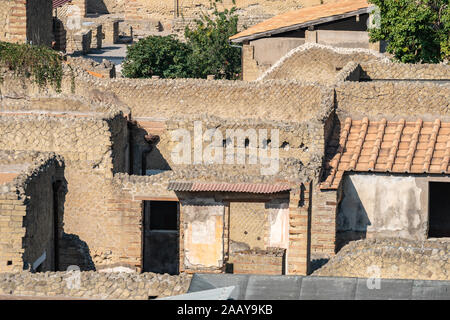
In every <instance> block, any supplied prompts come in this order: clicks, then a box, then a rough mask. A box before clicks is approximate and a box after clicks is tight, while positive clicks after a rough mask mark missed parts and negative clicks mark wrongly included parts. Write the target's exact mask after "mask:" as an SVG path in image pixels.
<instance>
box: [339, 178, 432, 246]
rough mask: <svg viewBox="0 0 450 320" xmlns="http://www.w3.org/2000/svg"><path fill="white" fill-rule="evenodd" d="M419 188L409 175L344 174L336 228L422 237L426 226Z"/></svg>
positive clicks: (371, 233) (423, 205)
mask: <svg viewBox="0 0 450 320" xmlns="http://www.w3.org/2000/svg"><path fill="white" fill-rule="evenodd" d="M423 189H424V187H423V185H420V184H419V185H418V184H417V179H416V178H415V177H413V176H394V175H377V174H351V175H347V176H345V177H344V181H343V199H342V202H341V203H340V206H339V212H338V216H337V231H341V232H342V231H356V232H365V231H367V235H368V236H370V235H382V236H393V237H403V238H411V239H423V238H424V237H425V236H426V228H427V208H426V205H425V204H424V203H423V200H422V193H423V192H424V190H423Z"/></svg>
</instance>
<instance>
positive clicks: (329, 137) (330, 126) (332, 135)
mask: <svg viewBox="0 0 450 320" xmlns="http://www.w3.org/2000/svg"><path fill="white" fill-rule="evenodd" d="M340 134H341V122H340V120H339V118H338V117H337V116H336V114H335V113H334V112H333V113H332V114H331V115H330V116H329V117H328V119H327V120H326V121H325V125H324V135H323V136H324V139H325V141H324V146H325V157H324V164H328V163H329V162H330V161H331V159H333V157H334V156H335V155H336V153H337V152H338V151H341V149H340V145H339V137H340ZM322 168H324V169H322V170H323V171H322V174H321V181H325V180H326V179H327V177H328V176H329V175H330V172H331V168H329V167H328V166H327V165H323V166H322Z"/></svg>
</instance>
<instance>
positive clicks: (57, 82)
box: [0, 42, 63, 91]
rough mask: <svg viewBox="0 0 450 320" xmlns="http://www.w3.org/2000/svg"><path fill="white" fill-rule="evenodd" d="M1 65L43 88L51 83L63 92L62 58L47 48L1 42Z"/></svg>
mask: <svg viewBox="0 0 450 320" xmlns="http://www.w3.org/2000/svg"><path fill="white" fill-rule="evenodd" d="M0 64H1V65H2V66H5V67H6V68H8V69H9V70H12V71H13V72H14V73H15V74H16V75H20V76H25V77H27V78H31V79H32V80H33V81H34V82H35V83H37V84H38V85H39V86H41V87H42V86H45V85H46V84H47V83H50V84H51V85H52V86H53V87H55V89H56V90H57V91H60V90H61V81H62V77H63V68H62V57H61V56H60V55H59V54H58V53H57V52H56V51H54V50H51V49H49V48H47V47H45V46H32V45H29V44H16V43H9V42H0Z"/></svg>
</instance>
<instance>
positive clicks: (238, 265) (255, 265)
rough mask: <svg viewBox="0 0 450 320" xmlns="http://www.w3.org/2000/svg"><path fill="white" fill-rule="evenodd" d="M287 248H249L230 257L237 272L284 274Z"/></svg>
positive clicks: (234, 271) (234, 270)
mask: <svg viewBox="0 0 450 320" xmlns="http://www.w3.org/2000/svg"><path fill="white" fill-rule="evenodd" d="M285 251H286V250H285V249H280V248H268V249H267V250H248V251H239V252H235V253H233V254H232V255H231V257H230V262H231V263H233V273H235V274H246V273H247V274H269V275H282V274H285V272H284V260H285Z"/></svg>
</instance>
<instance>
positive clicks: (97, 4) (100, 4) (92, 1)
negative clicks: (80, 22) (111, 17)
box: [86, 0, 109, 14]
mask: <svg viewBox="0 0 450 320" xmlns="http://www.w3.org/2000/svg"><path fill="white" fill-rule="evenodd" d="M86 8H87V13H100V14H106V13H109V11H108V8H107V7H106V4H105V2H104V1H103V0H87V3H86Z"/></svg>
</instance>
